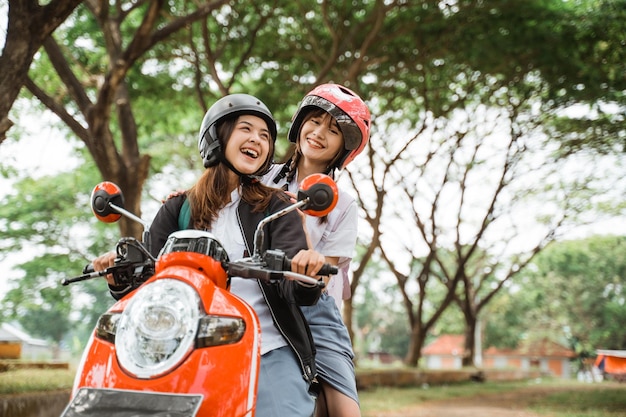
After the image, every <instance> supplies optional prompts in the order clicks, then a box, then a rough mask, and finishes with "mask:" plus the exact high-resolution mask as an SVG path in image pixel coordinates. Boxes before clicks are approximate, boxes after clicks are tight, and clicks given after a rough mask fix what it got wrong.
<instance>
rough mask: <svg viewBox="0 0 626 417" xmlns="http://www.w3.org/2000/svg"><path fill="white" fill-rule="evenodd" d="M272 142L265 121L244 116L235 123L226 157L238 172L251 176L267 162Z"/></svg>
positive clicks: (225, 153) (227, 146) (227, 145)
mask: <svg viewBox="0 0 626 417" xmlns="http://www.w3.org/2000/svg"><path fill="white" fill-rule="evenodd" d="M271 140H272V136H271V134H270V131H269V129H268V128H267V123H266V122H265V120H263V119H261V118H260V117H257V116H251V115H242V116H239V117H238V118H237V120H236V121H235V125H234V127H233V131H232V133H231V135H230V138H229V139H228V142H227V144H226V151H225V152H224V155H225V157H226V159H227V160H228V161H229V162H230V163H231V164H232V165H233V167H234V168H235V169H236V170H237V171H239V172H241V173H242V174H247V175H251V174H254V173H256V172H257V171H259V170H260V169H261V167H263V165H264V164H265V162H266V161H267V158H268V156H269V152H270V141H271Z"/></svg>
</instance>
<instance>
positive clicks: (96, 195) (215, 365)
mask: <svg viewBox="0 0 626 417" xmlns="http://www.w3.org/2000/svg"><path fill="white" fill-rule="evenodd" d="M297 197H298V198H297V202H295V203H293V204H292V205H290V206H288V207H287V208H285V209H283V210H281V211H279V212H277V213H274V214H271V215H269V216H268V217H266V218H265V219H264V220H263V221H261V223H260V224H259V225H258V227H257V229H256V232H255V236H254V241H255V242H254V243H255V248H254V254H253V255H252V256H251V257H249V258H244V259H240V260H237V261H229V259H228V255H227V254H226V251H225V250H224V248H223V247H222V245H221V244H220V242H218V241H217V239H216V238H215V237H214V236H213V235H212V234H211V233H208V232H204V231H199V230H181V231H177V232H174V233H172V234H171V235H170V237H169V238H168V240H167V242H166V244H165V246H164V247H163V249H162V250H161V253H160V254H159V257H158V259H155V258H154V257H153V256H152V255H151V254H150V251H149V242H150V236H149V231H148V229H149V227H148V226H149V225H148V224H147V223H145V222H143V221H142V220H141V219H140V218H138V217H136V216H135V215H133V214H132V213H130V212H128V211H126V210H125V209H124V208H123V196H122V194H121V190H120V189H119V187H117V186H116V185H115V184H113V183H110V182H103V183H100V184H98V185H97V186H96V187H95V188H94V190H93V193H92V197H91V206H92V210H93V212H94V214H95V215H96V217H97V218H98V219H100V220H102V221H105V222H115V221H117V220H119V219H120V218H121V216H122V215H124V216H126V217H128V218H131V219H133V220H135V221H139V222H141V223H142V224H143V225H144V234H143V237H142V241H143V242H140V241H138V240H136V239H134V238H122V239H120V240H119V242H118V243H117V246H116V252H117V256H116V260H115V264H114V266H112V267H110V268H108V269H106V270H104V271H99V272H94V271H93V269H92V268H93V267H91V270H89V268H90V266H89V265H88V266H87V267H86V271H84V274H83V275H81V276H78V277H75V278H71V279H66V280H64V281H63V285H68V284H71V283H74V282H78V281H83V280H86V279H92V278H96V277H101V276H105V275H107V274H112V275H113V277H114V278H115V281H116V284H118V285H130V286H131V287H132V288H136V290H134V291H132V292H131V293H129V294H128V295H126V296H125V297H124V298H122V299H121V300H119V301H118V302H116V303H115V304H114V305H113V306H112V307H111V308H110V309H109V310H108V311H107V312H106V313H104V314H103V315H102V316H101V317H100V318H99V320H98V323H97V325H96V327H95V329H94V331H93V334H92V335H91V337H90V339H89V342H88V343H87V346H86V348H85V350H84V352H83V356H82V359H81V362H80V365H79V367H78V370H77V374H76V377H75V381H74V387H73V390H72V395H71V401H70V403H69V404H68V406H67V407H66V409H65V410H64V412H63V414H62V415H61V417H74V416H91V417H100V416H107V417H109V416H113V415H114V416H121V417H124V416H128V417H130V416H133V417H140V416H202V417H205V416H224V417H226V416H228V417H233V416H254V414H255V404H256V395H257V375H258V372H259V362H260V336H261V335H260V326H259V321H258V318H257V316H256V314H255V312H254V310H253V309H252V308H251V307H250V306H249V305H247V304H246V303H245V302H244V301H243V300H241V299H240V298H238V297H237V296H235V295H233V294H231V293H230V292H229V283H230V277H231V276H232V277H235V276H236V277H242V278H252V279H261V280H264V281H266V282H277V281H278V280H281V279H285V278H288V279H295V280H300V281H303V282H307V283H313V284H316V285H320V286H323V282H321V281H318V280H316V279H314V278H311V277H308V276H305V275H300V274H296V273H292V272H290V271H289V268H290V262H291V261H290V260H289V259H287V258H286V257H285V255H284V253H283V252H281V251H278V250H268V251H266V252H264V253H260V252H259V248H261V247H262V243H263V226H264V225H265V224H267V223H268V222H270V221H272V220H274V219H276V218H278V217H280V216H282V215H284V214H286V213H288V212H290V211H292V210H295V209H298V208H299V209H301V210H303V211H304V212H306V213H307V214H310V215H316V216H323V215H325V214H327V213H328V212H330V211H331V210H332V208H333V207H334V206H335V204H336V203H337V186H336V184H335V183H334V181H333V180H332V179H331V178H330V177H328V176H325V175H321V174H314V175H312V176H310V177H307V178H306V179H305V180H304V181H303V182H302V183H301V190H300V191H299V192H298V196H297ZM324 269H325V270H324V271H320V274H322V275H326V274H329V275H330V274H335V273H337V271H336V267H334V266H332V265H325V267H324Z"/></svg>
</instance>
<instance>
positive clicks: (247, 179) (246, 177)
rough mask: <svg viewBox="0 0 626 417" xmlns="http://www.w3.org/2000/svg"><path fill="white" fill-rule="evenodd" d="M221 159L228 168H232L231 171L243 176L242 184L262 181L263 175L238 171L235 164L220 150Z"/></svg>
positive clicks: (240, 176)
mask: <svg viewBox="0 0 626 417" xmlns="http://www.w3.org/2000/svg"><path fill="white" fill-rule="evenodd" d="M220 161H221V162H222V163H223V164H224V165H226V167H227V168H228V169H230V170H231V171H233V172H234V173H235V174H237V176H238V177H239V178H241V183H242V184H246V185H249V184H254V183H257V182H260V181H261V177H260V176H259V175H252V174H244V173H242V172H240V171H238V170H237V168H235V167H234V166H233V164H231V163H230V161H229V160H228V159H226V157H225V156H224V154H223V153H221V152H220Z"/></svg>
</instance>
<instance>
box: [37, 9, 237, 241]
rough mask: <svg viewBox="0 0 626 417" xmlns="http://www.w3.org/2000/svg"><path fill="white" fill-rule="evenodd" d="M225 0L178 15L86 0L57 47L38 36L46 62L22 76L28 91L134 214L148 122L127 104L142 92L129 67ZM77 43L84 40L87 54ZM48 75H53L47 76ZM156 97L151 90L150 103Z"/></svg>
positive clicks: (135, 229) (127, 231) (126, 225)
mask: <svg viewBox="0 0 626 417" xmlns="http://www.w3.org/2000/svg"><path fill="white" fill-rule="evenodd" d="M225 2H226V0H215V1H212V2H208V3H202V4H201V5H199V6H197V7H194V8H193V9H192V10H188V9H187V8H186V7H183V8H182V13H181V12H178V13H177V6H181V5H176V4H173V3H172V4H168V5H167V7H168V8H169V9H166V8H165V6H166V3H165V2H164V1H161V0H159V1H140V2H131V3H128V4H126V3H125V2H123V1H116V2H114V3H113V4H109V2H107V1H100V0H87V1H85V2H84V7H81V8H79V9H78V14H77V15H76V16H74V17H73V23H74V24H73V25H69V26H68V28H67V29H66V30H64V31H63V35H65V44H64V46H61V45H60V44H59V43H58V41H57V40H56V38H55V37H54V36H50V37H47V38H46V39H45V40H44V42H43V46H44V50H45V52H46V58H47V60H48V61H44V59H43V58H42V60H41V62H40V63H39V65H41V66H44V67H45V68H47V70H46V71H44V73H42V72H41V71H39V72H38V71H35V72H34V73H33V74H34V75H37V74H39V75H40V77H30V76H29V77H28V78H27V79H26V81H25V85H26V87H27V88H28V90H29V91H30V92H31V93H32V94H33V95H34V96H35V97H37V99H39V100H40V101H41V102H42V103H43V104H44V105H45V106H46V107H48V108H49V109H50V110H51V111H52V112H54V113H55V114H56V115H57V116H58V117H59V118H60V119H61V120H62V121H63V122H64V123H65V124H66V125H67V126H68V127H69V128H70V129H71V131H72V132H73V133H74V134H75V135H76V136H77V137H78V138H79V139H80V140H81V141H82V142H83V143H84V144H85V147H86V149H87V150H88V151H89V153H90V154H91V157H92V158H93V160H94V162H95V164H96V166H97V167H98V170H99V171H100V173H101V174H102V178H103V179H104V180H107V181H112V182H115V183H116V184H118V185H119V186H120V188H121V189H122V191H123V192H124V196H125V204H126V208H127V209H128V210H129V211H131V212H133V213H136V214H138V215H140V213H141V207H140V202H141V191H142V189H143V185H144V182H145V180H146V179H147V178H148V175H149V170H150V156H149V155H148V154H145V153H144V154H142V152H141V149H140V146H139V133H140V132H141V131H142V129H141V125H140V124H141V123H147V122H146V121H145V120H141V121H140V123H138V121H137V120H136V119H135V112H134V110H133V109H134V107H133V103H134V101H135V100H136V99H137V97H139V95H140V94H141V93H142V92H141V91H138V90H136V89H134V88H133V82H134V78H135V76H136V75H135V73H138V74H137V75H139V73H141V72H146V69H145V66H146V65H147V63H145V62H142V61H141V58H142V57H143V56H144V55H145V54H146V53H147V52H148V51H149V50H150V49H151V48H153V47H154V46H155V45H156V44H158V43H159V42H161V41H163V40H164V39H166V38H167V37H168V36H170V35H171V34H172V33H175V32H176V31H178V30H181V29H184V28H186V27H187V25H189V24H191V23H193V22H194V21H196V20H198V19H201V18H203V17H205V16H206V15H208V14H209V13H210V12H211V11H213V10H214V9H215V8H217V7H219V6H220V5H222V4H224V3H225ZM59 35H61V34H60V33H59ZM81 44H86V45H88V51H89V52H90V53H85V49H84V48H83V47H80V45H81ZM99 44H103V45H104V50H102V49H100V48H98V47H97V45H99ZM140 64H143V65H144V67H143V68H139V65H140ZM48 65H50V67H48ZM142 70H143V71H142ZM51 73H54V75H56V77H58V78H57V79H56V80H55V79H54V78H52V79H53V80H54V81H52V82H51V81H50V77H51V75H52V74H51ZM143 76H144V77H148V75H147V74H143ZM44 81H46V82H45V87H44V86H43V84H44ZM47 89H48V90H47ZM157 97H158V96H157ZM157 97H154V96H153V98H154V100H155V102H156V101H157V99H158V98H157ZM120 229H121V232H122V234H123V235H126V236H137V237H139V236H140V235H141V225H139V224H137V223H135V222H132V221H130V220H128V219H122V220H121V222H120Z"/></svg>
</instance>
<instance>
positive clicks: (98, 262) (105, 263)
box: [91, 252, 116, 285]
mask: <svg viewBox="0 0 626 417" xmlns="http://www.w3.org/2000/svg"><path fill="white" fill-rule="evenodd" d="M115 256H116V254H115V252H107V253H105V254H104V255H100V256H98V257H97V258H96V259H94V260H93V261H92V262H91V263H92V264H93V269H94V271H104V270H105V269H107V268H109V267H111V266H113V265H115ZM105 279H106V280H107V283H109V285H115V279H114V278H113V274H107V275H106V276H105Z"/></svg>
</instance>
